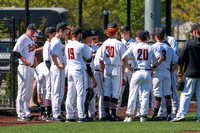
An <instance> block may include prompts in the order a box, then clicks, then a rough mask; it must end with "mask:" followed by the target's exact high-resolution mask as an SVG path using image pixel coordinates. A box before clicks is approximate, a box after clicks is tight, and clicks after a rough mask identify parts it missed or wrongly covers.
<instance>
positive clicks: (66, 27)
mask: <svg viewBox="0 0 200 133" xmlns="http://www.w3.org/2000/svg"><path fill="white" fill-rule="evenodd" d="M60 29H69V28H68V25H67V24H66V23H63V22H61V23H58V24H57V26H56V30H60Z"/></svg>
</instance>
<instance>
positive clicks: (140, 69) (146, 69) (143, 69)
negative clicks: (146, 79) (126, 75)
mask: <svg viewBox="0 0 200 133" xmlns="http://www.w3.org/2000/svg"><path fill="white" fill-rule="evenodd" d="M138 70H147V71H150V70H151V69H134V71H138Z"/></svg>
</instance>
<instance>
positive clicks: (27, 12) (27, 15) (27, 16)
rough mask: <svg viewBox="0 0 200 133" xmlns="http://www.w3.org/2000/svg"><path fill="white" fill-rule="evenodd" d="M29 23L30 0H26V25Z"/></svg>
mask: <svg viewBox="0 0 200 133" xmlns="http://www.w3.org/2000/svg"><path fill="white" fill-rule="evenodd" d="M28 25H29V2H28V0H25V27H26V28H27V27H28Z"/></svg>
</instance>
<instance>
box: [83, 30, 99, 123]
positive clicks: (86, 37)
mask: <svg viewBox="0 0 200 133" xmlns="http://www.w3.org/2000/svg"><path fill="white" fill-rule="evenodd" d="M92 36H93V34H92V31H91V30H84V31H83V33H82V42H83V43H84V44H85V45H88V46H89V48H90V52H91V54H92V57H93V56H95V55H94V52H93V49H92V47H91V43H92ZM92 64H93V60H92V62H91V63H87V64H86V67H87V69H86V71H87V74H86V76H87V78H88V80H87V81H88V83H87V87H86V88H87V89H86V100H85V114H86V115H87V116H86V118H88V119H89V120H93V118H92V117H93V115H95V112H96V109H95V102H96V98H93V97H94V95H96V91H95V94H94V89H93V88H95V87H96V86H97V82H96V79H95V77H94V75H93V71H92V68H91V65H92ZM92 99H95V100H93V101H92ZM91 101H92V102H91ZM89 105H90V106H89ZM89 107H90V116H89V114H88V111H89ZM91 107H92V109H91ZM89 117H90V118H92V119H90V118H89Z"/></svg>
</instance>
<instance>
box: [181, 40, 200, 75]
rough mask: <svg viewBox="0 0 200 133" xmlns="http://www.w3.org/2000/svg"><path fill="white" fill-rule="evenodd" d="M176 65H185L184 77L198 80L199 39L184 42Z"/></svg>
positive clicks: (199, 70) (199, 73) (199, 64)
mask: <svg viewBox="0 0 200 133" xmlns="http://www.w3.org/2000/svg"><path fill="white" fill-rule="evenodd" d="M178 64H179V65H180V66H184V65H185V68H184V76H185V77H189V78H200V37H195V38H193V39H190V40H188V41H186V42H185V44H184V45H183V48H182V50H181V52H180V54H179V60H178Z"/></svg>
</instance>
